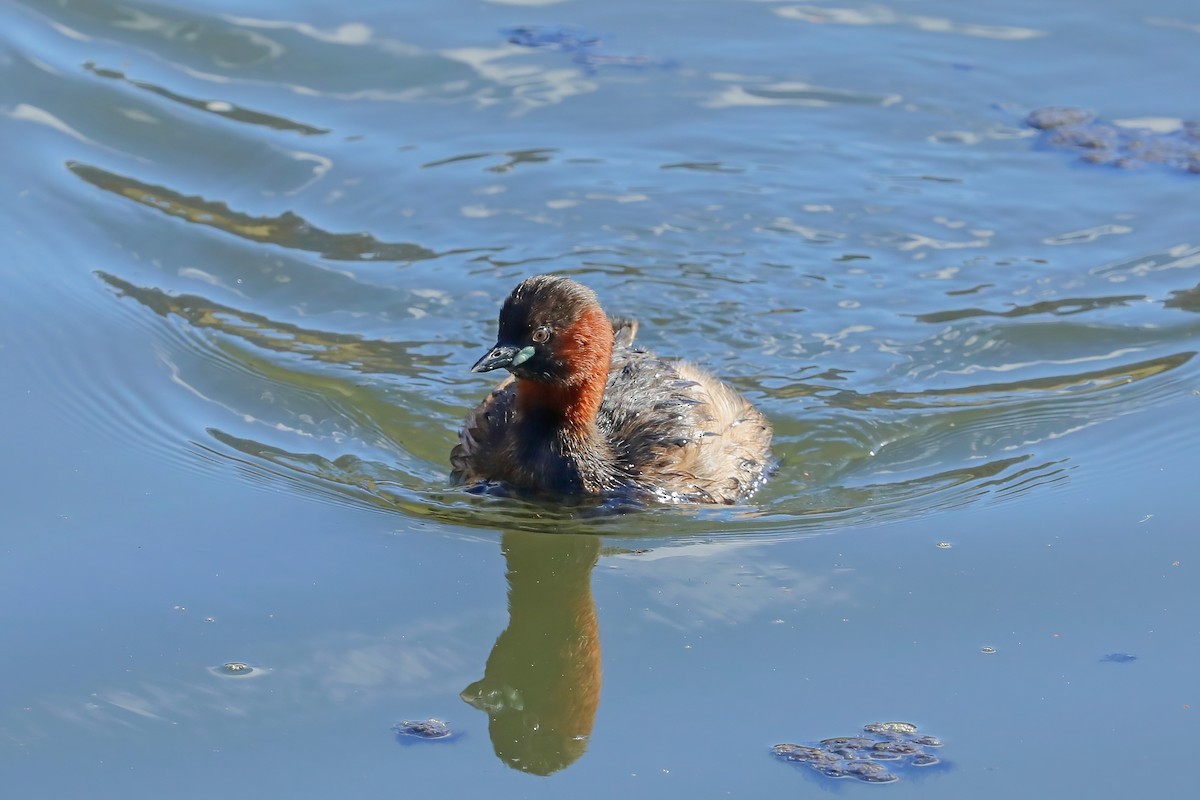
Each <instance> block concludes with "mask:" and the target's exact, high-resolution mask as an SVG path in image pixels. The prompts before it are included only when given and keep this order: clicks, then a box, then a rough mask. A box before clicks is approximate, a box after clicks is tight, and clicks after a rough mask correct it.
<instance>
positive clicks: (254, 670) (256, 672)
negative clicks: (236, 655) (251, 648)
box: [208, 661, 267, 680]
mask: <svg viewBox="0 0 1200 800" xmlns="http://www.w3.org/2000/svg"><path fill="white" fill-rule="evenodd" d="M208 671H209V672H211V673H212V674H213V675H216V676H217V677H219V678H237V679H238V680H242V679H244V678H261V677H262V676H263V675H266V674H267V670H266V669H264V668H262V667H255V666H252V665H250V664H247V663H246V662H245V661H226V662H225V663H224V664H218V665H217V666H215V667H209V668H208Z"/></svg>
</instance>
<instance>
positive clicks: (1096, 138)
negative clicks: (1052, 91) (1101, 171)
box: [1025, 106, 1200, 174]
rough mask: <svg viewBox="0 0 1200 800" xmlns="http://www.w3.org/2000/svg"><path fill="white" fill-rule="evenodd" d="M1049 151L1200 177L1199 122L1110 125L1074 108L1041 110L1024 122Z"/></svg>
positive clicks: (1095, 161) (1160, 120)
mask: <svg viewBox="0 0 1200 800" xmlns="http://www.w3.org/2000/svg"><path fill="white" fill-rule="evenodd" d="M1025 123H1026V124H1027V125H1029V127H1031V128H1036V129H1037V130H1039V131H1043V135H1042V141H1043V142H1044V143H1045V144H1047V145H1049V146H1051V147H1064V148H1068V149H1071V150H1075V151H1078V152H1079V153H1080V158H1081V159H1082V160H1084V161H1088V162H1090V163H1093V164H1107V165H1109V166H1113V167H1122V168H1125V169H1135V168H1138V167H1145V166H1150V165H1157V166H1164V167H1168V168H1170V169H1173V170H1176V171H1179V172H1188V173H1193V174H1196V173H1200V123H1197V122H1189V121H1184V120H1179V119H1173V118H1156V119H1144V120H1123V121H1114V122H1106V121H1104V120H1100V119H1097V118H1096V116H1095V115H1094V114H1093V113H1092V112H1091V111H1087V110H1085V109H1082V108H1072V107H1070V106H1049V107H1047V108H1039V109H1037V110H1035V111H1033V112H1032V113H1030V114H1029V116H1028V117H1026V118H1025Z"/></svg>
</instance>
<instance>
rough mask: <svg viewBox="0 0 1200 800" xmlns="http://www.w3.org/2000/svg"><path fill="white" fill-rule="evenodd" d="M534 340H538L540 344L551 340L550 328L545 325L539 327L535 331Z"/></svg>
mask: <svg viewBox="0 0 1200 800" xmlns="http://www.w3.org/2000/svg"><path fill="white" fill-rule="evenodd" d="M533 341H535V342H537V343H538V344H545V343H546V342H548V341H550V329H549V328H547V327H546V326H545V325H543V326H542V327H540V328H538V329H537V330H536V331H534V332H533Z"/></svg>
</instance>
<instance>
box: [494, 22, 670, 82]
mask: <svg viewBox="0 0 1200 800" xmlns="http://www.w3.org/2000/svg"><path fill="white" fill-rule="evenodd" d="M500 33H501V34H502V35H503V36H504V38H506V39H507V40H508V42H509V43H510V44H515V45H518V46H520V47H530V48H535V49H547V50H558V51H560V52H563V53H568V54H570V56H571V60H572V61H574V62H575V63H576V64H579V65H580V66H582V67H584V68H585V69H587V70H588V72H595V71H596V69H597V68H599V67H669V66H671V63H670V62H668V61H665V60H663V59H660V58H654V57H653V56H645V55H635V54H627V53H614V52H611V51H608V50H605V49H604V39H603V37H601V36H600V35H599V34H596V33H592V32H590V31H587V30H584V29H583V28H577V27H575V26H573V25H518V26H517V27H515V28H505V29H504V30H502V31H500Z"/></svg>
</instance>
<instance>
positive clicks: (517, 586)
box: [462, 532, 600, 775]
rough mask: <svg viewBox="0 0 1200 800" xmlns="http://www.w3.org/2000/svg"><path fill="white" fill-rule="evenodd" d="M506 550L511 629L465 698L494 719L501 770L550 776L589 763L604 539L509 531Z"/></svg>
mask: <svg viewBox="0 0 1200 800" xmlns="http://www.w3.org/2000/svg"><path fill="white" fill-rule="evenodd" d="M501 549H502V550H503V552H504V560H505V564H506V567H507V570H508V614H509V621H508V627H507V628H505V630H504V632H503V633H501V634H500V636H499V637H498V638H497V639H496V644H495V645H494V646H493V647H492V653H491V655H490V656H488V660H487V666H486V667H485V669H484V674H483V677H482V678H481V679H480V680H478V681H475V682H474V683H472V684H471V685H470V686H468V687H467V688H466V689H464V690H463V692H462V698H463V699H464V700H466V701H467V702H468V703H470V704H471V705H473V706H475V707H476V708H478V709H481V710H483V711H486V712H487V715H488V718H489V723H488V732H489V734H490V735H491V738H492V747H494V748H495V750H496V755H497V756H498V757H499V758H500V760H501V761H503V762H504V763H506V764H508V765H509V766H510V767H512V768H513V769H517V770H520V771H522V772H530V773H533V774H535V775H549V774H551V773H553V772H557V771H558V770H560V769H562V768H564V767H567V766H569V765H571V764H573V763H574V762H575V761H576V760H577V759H578V758H579V757H580V756H581V755H583V752H584V751H585V750H586V749H587V742H588V736H590V735H591V732H592V722H593V720H594V719H595V717H596V707H597V706H598V705H599V704H600V630H599V627H598V626H597V624H596V605H595V603H594V601H593V600H592V585H591V576H592V567H594V566H595V564H596V560H597V558H598V557H599V555H600V540H599V538H597V537H595V536H587V535H579V534H540V533H515V532H509V533H506V534H505V535H504V538H503V541H502V543H501Z"/></svg>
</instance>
